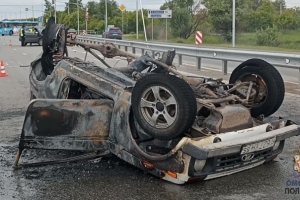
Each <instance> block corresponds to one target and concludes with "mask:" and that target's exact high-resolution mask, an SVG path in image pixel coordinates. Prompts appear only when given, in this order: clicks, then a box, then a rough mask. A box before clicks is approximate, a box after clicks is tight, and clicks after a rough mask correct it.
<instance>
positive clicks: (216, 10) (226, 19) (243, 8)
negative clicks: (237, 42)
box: [204, 0, 252, 42]
mask: <svg viewBox="0 0 300 200" xmlns="http://www.w3.org/2000/svg"><path fill="white" fill-rule="evenodd" d="M204 5H205V6H206V8H207V9H208V14H209V18H210V19H211V22H212V26H213V28H214V30H215V31H216V33H220V34H221V36H222V37H223V39H225V40H226V41H228V42H230V41H231V39H232V7H233V1H231V0H229V1H228V0H204ZM249 6H252V5H251V4H250V3H249V1H246V0H237V1H236V30H237V32H238V31H239V30H240V29H241V27H243V24H245V19H247V18H248V15H249V10H251V9H250V8H249Z"/></svg>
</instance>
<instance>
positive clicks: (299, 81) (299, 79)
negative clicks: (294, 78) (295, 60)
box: [298, 69, 300, 87]
mask: <svg viewBox="0 0 300 200" xmlns="http://www.w3.org/2000/svg"><path fill="white" fill-rule="evenodd" d="M298 75H299V76H298V86H299V87H300V69H299V74H298Z"/></svg>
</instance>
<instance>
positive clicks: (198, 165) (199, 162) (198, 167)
mask: <svg viewBox="0 0 300 200" xmlns="http://www.w3.org/2000/svg"><path fill="white" fill-rule="evenodd" d="M205 163H206V160H196V161H195V165H194V170H195V171H196V172H199V171H201V170H202V169H203V167H204V166H205Z"/></svg>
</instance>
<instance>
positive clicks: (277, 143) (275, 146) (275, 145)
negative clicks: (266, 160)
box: [273, 141, 280, 150]
mask: <svg viewBox="0 0 300 200" xmlns="http://www.w3.org/2000/svg"><path fill="white" fill-rule="evenodd" d="M279 144H280V141H277V142H276V143H275V144H274V146H273V150H276V149H278V147H279Z"/></svg>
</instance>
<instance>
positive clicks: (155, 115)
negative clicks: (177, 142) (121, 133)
mask: <svg viewBox="0 0 300 200" xmlns="http://www.w3.org/2000/svg"><path fill="white" fill-rule="evenodd" d="M131 102H132V110H133V115H134V118H135V119H136V121H137V122H138V124H139V125H140V126H141V128H142V129H143V130H145V131H146V133H147V134H149V135H150V136H152V137H154V138H156V139H166V140H169V139H173V138H176V137H178V136H180V135H182V134H183V133H185V132H186V131H188V129H189V128H190V127H191V126H192V124H193V122H194V120H195V118H196V112H197V104H196V98H195V95H194V92H193V90H192V88H191V87H190V86H189V85H188V84H187V83H186V82H185V81H184V80H182V79H180V78H178V77H176V76H173V75H168V74H151V75H147V76H145V77H143V78H141V79H139V80H138V81H137V82H136V84H135V86H134V88H133V91H132V98H131Z"/></svg>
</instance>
